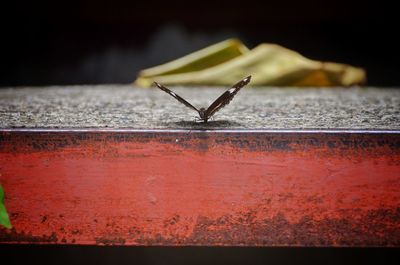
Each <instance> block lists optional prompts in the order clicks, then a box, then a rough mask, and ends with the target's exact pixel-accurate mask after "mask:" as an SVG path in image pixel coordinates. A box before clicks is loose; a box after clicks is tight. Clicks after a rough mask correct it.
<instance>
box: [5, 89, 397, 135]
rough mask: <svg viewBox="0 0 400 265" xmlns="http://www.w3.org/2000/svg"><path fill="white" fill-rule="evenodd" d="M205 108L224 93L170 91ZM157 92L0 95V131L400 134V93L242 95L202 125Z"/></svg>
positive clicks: (277, 91)
mask: <svg viewBox="0 0 400 265" xmlns="http://www.w3.org/2000/svg"><path fill="white" fill-rule="evenodd" d="M173 89H174V91H175V92H177V93H178V94H180V95H181V96H183V97H184V98H186V99H187V100H189V101H190V102H192V103H193V104H194V105H195V106H198V107H201V106H208V105H209V104H210V103H211V102H212V101H213V100H214V99H216V98H217V97H218V96H219V95H220V94H221V93H223V91H224V90H225V88H199V89H194V88H182V87H178V88H173ZM195 116H196V113H195V112H194V111H192V110H190V109H188V108H187V107H185V106H183V105H182V104H180V103H179V102H176V101H175V99H173V98H172V97H170V96H169V95H167V94H166V93H163V92H162V91H160V90H158V89H156V88H149V89H140V88H133V87H131V86H127V85H125V86H124V85H109V86H71V87H47V88H14V89H12V88H10V89H2V90H0V128H132V129H369V130H382V129H387V130H399V129H400V89H379V88H330V89H327V88H322V89H321V88H298V89H296V88H266V89H263V88H244V89H243V90H242V91H240V92H239V94H238V95H237V96H236V98H235V99H234V100H233V102H231V104H230V105H228V106H226V107H225V108H224V109H222V110H221V111H220V112H218V113H217V114H216V117H215V121H212V122H210V123H209V124H207V125H206V126H205V125H203V124H196V123H193V122H192V121H193V120H194V117H195Z"/></svg>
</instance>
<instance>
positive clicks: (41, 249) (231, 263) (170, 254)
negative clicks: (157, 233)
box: [0, 245, 400, 265]
mask: <svg viewBox="0 0 400 265" xmlns="http://www.w3.org/2000/svg"><path fill="white" fill-rule="evenodd" d="M0 252H1V256H0V258H1V259H0V260H1V261H2V262H3V261H4V264H7V265H13V264H18V265H19V264H40V265H46V264H60V265H63V264H68V265H70V264H84V265H88V264H96V265H101V264H107V265H118V264H138V265H139V264H146V265H147V264H149V265H163V264H172V265H175V264H184V265H197V264H207V265H208V264H210V265H214V264H215V265H218V264H228V265H237V264H243V265H275V264H277V265H285V264H296V265H310V264H323V265H331V264H332V265H333V264H334V265H338V264H340V265H343V264H351V265H354V264H363V265H364V264H379V265H385V264H398V261H399V257H400V255H399V249H398V248H397V249H396V248H283V247H278V248H260V247H259V248H246V247H214V248H211V247H109V246H107V247H104V246H102V247H94V246H45V245H44V246H23V245H21V246H1V245H0Z"/></svg>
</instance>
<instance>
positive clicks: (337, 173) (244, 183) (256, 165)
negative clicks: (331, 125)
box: [0, 131, 400, 246]
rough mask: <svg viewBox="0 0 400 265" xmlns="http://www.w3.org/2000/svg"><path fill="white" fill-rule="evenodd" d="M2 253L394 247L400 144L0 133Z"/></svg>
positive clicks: (306, 136) (385, 138)
mask: <svg viewBox="0 0 400 265" xmlns="http://www.w3.org/2000/svg"><path fill="white" fill-rule="evenodd" d="M0 173H1V176H0V181H1V183H2V185H3V186H4V189H5V192H6V206H7V209H8V211H9V214H10V218H11V222H12V224H13V226H14V228H13V229H12V230H10V231H8V230H6V229H2V228H0V242H3V243H5V242H6V243H49V244H100V245H102V244H106V245H109V244H111V245H122V244H125V245H247V246H282V245H284V246H400V135H399V134H397V133H373V134H370V133H340V132H337V133H301V132H298V133H284V132H199V131H196V132H189V133H185V132H167V131H164V132H162V131H161V132H133V131H132V132H129V131H126V132H119V131H102V132H96V131H88V132H73V131H71V132H68V131H64V132H61V131H60V132H23V131H7V132H6V131H4V132H2V133H1V134H0Z"/></svg>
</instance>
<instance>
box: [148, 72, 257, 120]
mask: <svg viewBox="0 0 400 265" xmlns="http://www.w3.org/2000/svg"><path fill="white" fill-rule="evenodd" d="M250 79H251V76H248V77H246V78H245V79H243V80H241V81H240V82H238V83H237V84H235V85H233V86H232V88H231V89H229V90H227V91H225V93H224V94H222V95H221V96H220V97H219V98H217V99H216V100H215V101H214V102H213V103H212V104H211V105H210V106H209V107H208V108H207V109H206V108H200V109H197V108H195V107H194V106H193V105H192V104H190V103H189V102H187V101H186V100H185V99H183V98H182V97H180V96H179V95H177V94H176V93H175V92H173V91H171V90H169V89H168V88H166V87H165V86H163V85H161V84H159V83H157V82H154V83H155V84H156V85H157V87H158V88H159V89H161V90H163V91H164V92H166V93H168V94H169V95H171V96H173V97H174V98H175V99H177V100H178V101H179V102H181V103H182V104H184V105H185V106H186V107H189V108H191V109H193V110H195V111H197V112H198V113H199V116H200V120H202V121H203V122H204V123H206V122H207V121H208V120H209V119H210V118H211V117H212V116H213V115H214V114H215V113H216V112H217V111H218V110H220V109H222V108H223V107H224V106H226V105H228V104H229V102H231V100H232V99H233V98H234V96H235V95H236V94H237V92H239V90H240V89H241V88H242V87H244V86H245V85H247V84H248V83H249V82H250Z"/></svg>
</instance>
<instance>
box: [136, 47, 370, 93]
mask: <svg viewBox="0 0 400 265" xmlns="http://www.w3.org/2000/svg"><path fill="white" fill-rule="evenodd" d="M227 50H229V51H230V52H229V53H228V52H227ZM227 54H229V56H227ZM217 58H220V59H219V60H218V59H217ZM247 75H251V76H252V83H251V84H252V85H253V86H350V85H356V84H362V83H364V82H365V80H366V74H365V71H364V70H363V69H361V68H357V67H353V66H350V65H346V64H338V63H330V62H319V61H314V60H310V59H308V58H305V57H304V56H302V55H300V54H299V53H297V52H294V51H292V50H289V49H286V48H284V47H282V46H279V45H276V44H261V45H259V46H257V47H255V48H254V49H252V50H248V49H247V48H245V46H244V45H243V44H242V43H240V42H239V41H237V40H228V41H225V42H221V43H218V44H215V45H213V46H210V47H208V48H205V49H203V50H200V51H198V52H195V53H192V54H190V55H187V56H185V57H182V58H180V59H178V60H175V61H172V62H170V63H167V64H164V65H161V66H157V67H153V68H150V69H146V70H143V71H141V72H140V73H139V76H138V78H137V80H136V81H135V84H136V85H138V86H143V87H148V86H151V85H152V83H153V81H157V82H160V83H162V84H165V85H221V86H229V85H232V84H233V83H235V82H236V81H237V80H240V79H242V78H243V77H244V76H247Z"/></svg>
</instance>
